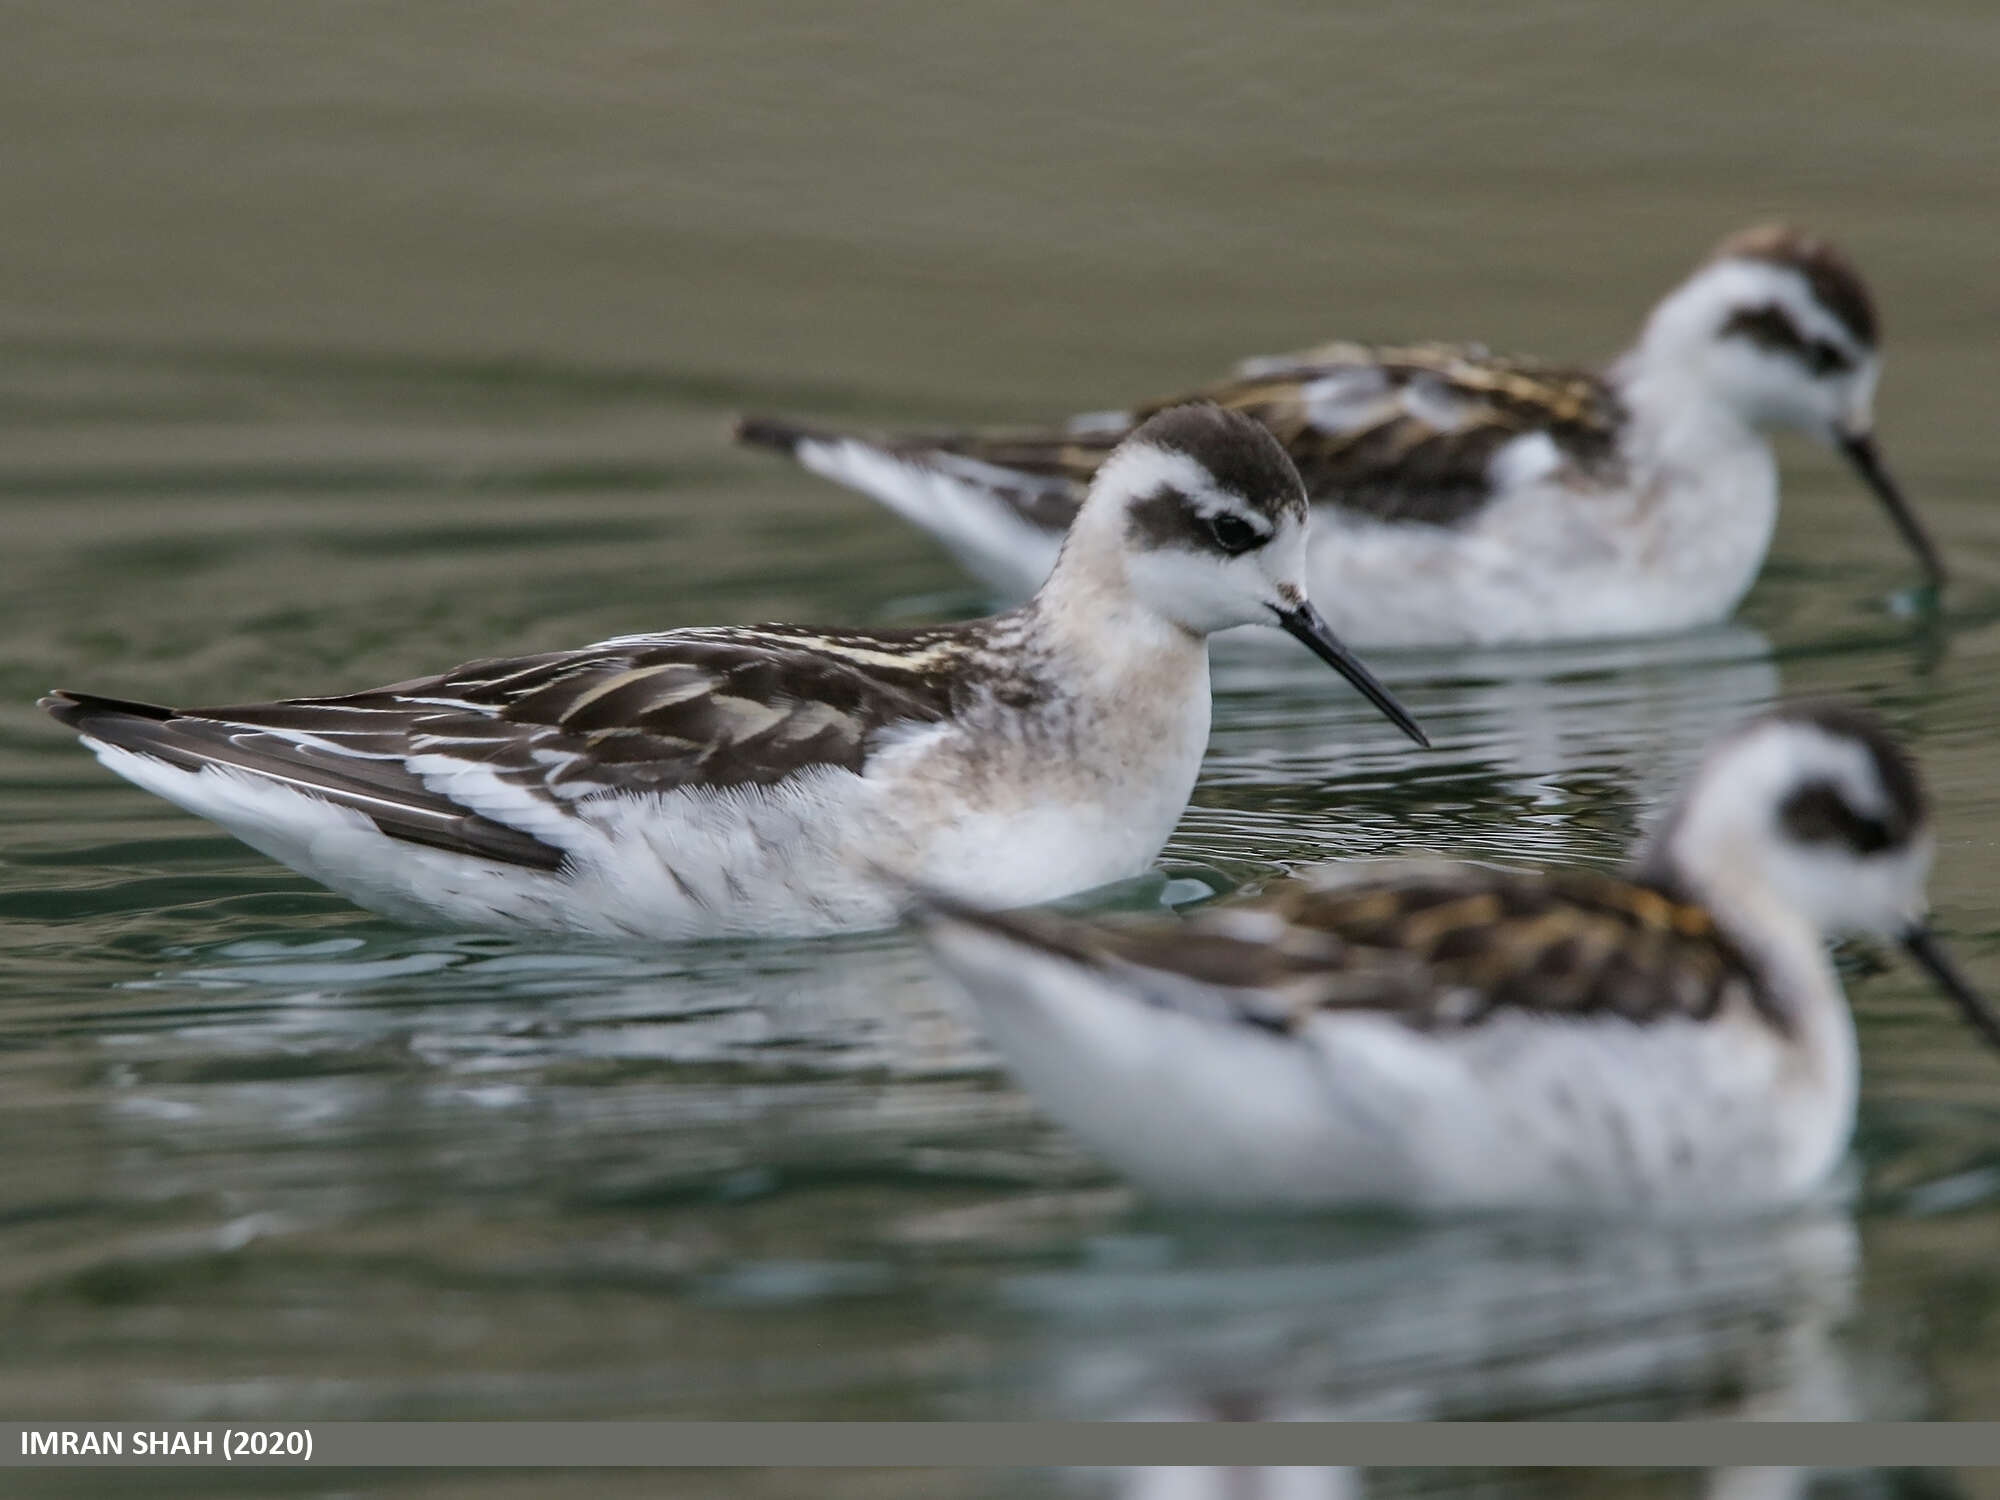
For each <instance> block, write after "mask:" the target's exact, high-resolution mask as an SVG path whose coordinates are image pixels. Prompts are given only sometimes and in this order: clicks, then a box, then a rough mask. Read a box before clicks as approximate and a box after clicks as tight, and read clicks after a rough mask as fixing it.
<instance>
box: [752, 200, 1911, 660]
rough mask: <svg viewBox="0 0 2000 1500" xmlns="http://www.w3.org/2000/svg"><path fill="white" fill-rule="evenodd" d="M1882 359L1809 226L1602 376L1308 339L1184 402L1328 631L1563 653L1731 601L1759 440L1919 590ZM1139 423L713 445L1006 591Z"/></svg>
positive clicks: (1862, 310) (1703, 275) (1732, 263)
mask: <svg viewBox="0 0 2000 1500" xmlns="http://www.w3.org/2000/svg"><path fill="white" fill-rule="evenodd" d="M1879 345H1880V325H1879V320H1878V317H1877V314H1876V309H1875V303H1874V299H1873V298H1872V297H1871V296H1870V295H1869V292H1868V289H1867V287H1866V285H1865V284H1864V283H1863V282H1862V280H1861V277H1860V275H1859V274H1858V273H1857V272H1856V271H1855V269H1854V267H1853V265H1852V264H1851V263H1850V262H1849V261H1848V260H1847V259H1846V258H1845V257H1844V256H1842V255H1841V254H1840V253H1839V252H1838V251H1837V250H1835V249H1834V248H1833V246H1832V245H1830V244H1828V243H1827V242H1826V241H1825V240H1823V239H1820V238H1818V237H1816V236H1814V235H1810V234H1806V233H1803V232H1800V231H1798V230H1794V229H1788V228H1782V227H1764V228H1759V229H1753V230H1749V231H1746V232H1744V233H1742V234H1738V235H1735V236H1733V237H1731V238H1729V239H1727V240H1725V241H1723V242H1722V244H1721V245H1720V246H1718V247H1717V249H1716V250H1715V252H1714V253H1713V255H1712V256H1711V257H1710V258H1709V259H1708V260H1707V261H1706V262H1705V263H1704V264H1702V265H1701V266H1700V267H1698V268H1697V269H1696V270H1695V272H1694V273H1693V274H1692V275H1691V276H1689V277H1688V278H1687V280H1686V281H1684V282H1683V283H1682V284H1681V285H1680V286H1678V287H1676V288H1675V289H1674V290H1673V291H1672V292H1671V293H1669V294H1668V295H1667V297H1666V298H1665V299H1664V300H1663V301H1661V302H1660V304H1659V305H1658V306H1657V307H1655V308H1654V309H1653V311H1652V314H1651V316H1650V317H1648V318H1647V319H1646V322H1645V325H1644V327H1643V328H1642V329H1641V330H1640V333H1639V337H1638V340H1637V341H1636V342H1635V343H1634V344H1633V346H1632V347H1631V348H1630V349H1629V350H1628V351H1627V352H1626V353H1625V354H1624V355H1622V356H1621V357H1620V358H1618V359H1617V360H1615V361H1614V362H1612V363H1611V364H1610V365H1609V366H1608V367H1606V368H1605V369H1603V370H1587V369H1570V368H1564V367H1560V366H1556V365H1551V364H1545V363H1542V362H1539V361H1534V360H1527V359H1511V358H1502V357H1499V356H1496V355H1493V354H1490V353H1488V352H1487V351H1486V350H1485V349H1484V348H1481V347H1478V346H1476V345H1445V344H1418V345H1413V346H1388V345H1369V344H1359V343H1332V344H1327V345H1324V346H1322V347H1319V348H1314V349H1308V350H1305V351H1303V352H1301V353H1297V354H1288V355H1280V356H1277V357H1273V358H1262V359H1253V360H1249V361H1247V362H1245V363H1244V364H1242V365H1241V366H1239V367H1238V369H1237V370H1236V372H1235V374H1234V375H1233V376H1231V377H1230V378H1228V379H1226V380H1223V381H1221V382H1219V383H1217V384H1214V385H1210V386H1208V387H1206V388H1204V389H1203V390H1202V391H1201V392H1200V393H1199V394H1200V398H1201V399H1204V400H1210V401H1216V402H1219V403H1221V404H1222V405H1224V406H1227V407H1230V408H1231V409H1233V410H1238V411H1242V412H1246V413H1248V414H1249V415H1250V416H1253V417H1255V418H1256V419H1257V420H1258V421H1259V422H1262V423H1263V424H1264V425H1265V426H1267V427H1269V428H1270V429H1271V431H1272V432H1273V433H1275V434H1276V435H1277V436H1278V438H1279V440H1280V441H1282V442H1283V443H1284V445H1285V447H1286V449H1287V451H1289V452H1290V453H1291V455H1292V457H1293V459H1294V460H1295V461H1296V462H1297V463H1298V466H1299V470H1300V472H1301V474H1303V476H1304V478H1305V481H1306V487H1307V490H1308V492H1309V493H1310V494H1311V496H1312V500H1313V505H1314V526H1313V541H1312V557H1311V562H1310V564H1309V567H1308V575H1309V577H1310V579H1311V581H1312V585H1313V589H1314V592H1315V593H1316V594H1317V595H1319V596H1320V597H1321V598H1323V599H1324V600H1325V601H1326V603H1325V608H1326V610H1327V612H1328V616H1327V617H1328V619H1329V620H1330V621H1331V622H1332V624H1333V626H1334V628H1335V629H1336V630H1337V631H1339V632H1340V633H1341V635H1342V637H1343V638H1344V639H1346V640H1349V641H1350V642H1353V643H1356V644H1360V645H1366V646H1494V645H1506V644H1522V643H1533V642H1547V641H1561V640H1583V639H1594V638H1600V637H1615V636H1629V635H1650V634H1662V633H1667V632H1672V631H1678V630H1685V629H1689V628H1692V627H1694V626H1697V625H1703V624H1707V623H1710V622H1713V621H1716V620H1720V619H1723V618H1724V617H1726V616H1727V615H1729V614H1730V613H1731V611H1733V610H1734V609H1735V608H1736V605H1737V603H1738V602H1739V601H1740V600H1741V599H1742V598H1743V596H1744V594H1745V593H1746V592H1748V590H1749V588H1750V585H1751V584H1752V583H1753V582H1754V581H1755V580H1756V577H1757V573H1758V571H1759V570H1760V569H1761V568H1762V566H1763V563H1764V555H1765V553H1766V552H1767V551H1768V550H1769V547H1770V543H1771V534H1772V530H1773V528H1774V526H1775V525H1776V522H1777V514H1778V475H1777V466H1776V461H1775V459H1774V458H1773V456H1772V453H1771V448H1770V445H1769V443H1768V441H1767V439H1766V435H1767V434H1769V433H1771V432H1773V431H1777V430H1781V429H1795V430H1799V431H1803V432H1805V433H1808V434H1810V435H1812V436H1814V437H1816V438H1819V439H1821V440H1823V441H1825V442H1828V443H1830V444H1832V445H1833V446H1834V447H1836V448H1838V449H1839V450H1840V451H1841V452H1842V453H1843V454H1845V455H1846V457H1847V459H1848V460H1849V462H1850V463H1852V464H1853V466H1854V467H1855V469H1856V470H1857V471H1858V472H1859V473H1860V475H1861V477H1862V478H1863V479H1864V480H1865V481H1866V482H1867V484H1868V485H1869V487H1870V488H1871V489H1873V490H1874V492H1875V494H1876V495H1877V496H1878V497H1879V498H1880V500H1881V502H1882V504H1883V505H1884V506H1885V507H1886V508H1887V510H1888V513H1889V516H1890V518H1891V519H1892V521H1893V522H1894V523H1895V525H1896V527H1897V529H1898V530H1899V531H1900V532H1901V533H1902V535H1903V537H1904V539H1905V540H1906V541H1907V542H1908V543H1909V545H1910V546H1911V547H1912V548H1913V549H1914V551H1915V552H1916V555H1917V558H1918V561H1919V563H1920V564H1921V566H1922V568H1923V572H1924V575H1925V578H1926V580H1927V582H1928V583H1929V584H1931V585H1932V586H1934V587H1935V586H1938V585H1941V584H1942V582H1943V580H1944V566H1943V563H1942V561H1941V560H1940V558H1939V556H1938V552H1937V549H1936V547H1935V546H1934V545H1933V544H1932V542H1931V540H1930V537H1929V536H1928V534H1927V533H1926V532H1925V530H1924V528H1923V526H1922V525H1921V523H1920V522H1919V521H1918V519H1917V516H1916V513H1915V512H1914V511H1913V510H1912V509H1911V508H1910V505H1909V503H1908V502H1907V501H1906V500H1905V498H1904V496H1903V492H1902V491H1901V489H1900V488H1899V487H1898V486H1897V484H1896V482H1895V480H1894V479H1893V478H1892V477H1891V475H1890V472H1889V470H1888V468H1887V467H1886V465H1885V464H1884V462H1883V459H1882V456H1881V452H1880V450H1879V448H1878V445H1877V443H1876V439H1875V437H1874V415H1873V413H1874V399H1875V387H1876V381H1877V379H1878V377H1879V374H1880V371H1881V356H1880V354H1879ZM1176 399H1177V400H1184V399H1187V398H1185V397H1182V398H1176ZM1160 404H1172V403H1160ZM1156 409H1158V405H1157V404H1146V405H1141V406H1137V407H1133V408H1131V409H1129V410H1124V411H1110V412H1097V413H1093V414H1090V415H1087V416H1082V417H1078V418H1076V419H1074V420H1072V421H1071V422H1069V423H1068V424H1067V425H1065V426H1062V427H1058V428H1054V429H1049V430H1039V431H1036V430H1030V431H1020V432H992V433H977V432H975V433H943V434H914V435H902V436H887V437H884V436H860V435H852V434H846V433H839V432H825V431H820V430H816V429H814V428H811V427H806V426H801V425H798V424H796V423H793V422H789V421H784V420H780V419H776V418H770V417H750V418H746V419H745V420H744V421H743V422H742V423H741V424H740V425H739V427H738V429H737V435H738V438H739V440H740V441H742V442H744V443H748V444H752V445H757V446H762V447H766V448H773V449H776V450H778V451H780V452H782V453H786V454H789V455H790V456H791V457H792V458H794V459H795V460H796V461H797V462H799V463H800V464H802V465H803V466H805V467H806V468H807V469H810V470H812V471H813V472H814V473H816V474H820V475H823V476H825V477H826V478H829V479H832V480H834V481H836V482H838V483H840V484H844V485H847V486H849V487H850V488H853V489H857V490H860V491H862V492H863V493H865V494H868V495H872V496H873V497H875V498H876V499H877V500H879V501H881V502H882V503H883V504H885V505H887V506H888V507H889V508H890V509H891V510H894V511H895V512H896V513H897V514H899V515H901V516H902V517H904V518H905V519H906V520H909V521H912V522H914V523H915V524H916V525H918V526H921V527H922V528H924V529H925V530H926V531H929V532H930V533H932V534H933V535H934V536H936V537H937V538H938V539H939V540H940V541H941V542H943V543H944V545H945V546H946V547H947V548H948V549H949V550H950V551H951V552H952V553H953V554H955V555H956V556H957V557H958V559H959V560H960V561H961V562H962V563H963V564H964V565H965V566H966V567H967V568H969V569H970V570H971V571H972V572H973V573H974V574H976V575H977V576H979V577H980V578H981V579H983V580H985V581H986V582H987V583H988V584H989V585H991V586H992V587H994V588H996V589H998V590H999V591H1000V592H1001V593H1002V594H1004V595H1007V596H1010V597H1020V596H1021V595H1023V594H1026V593H1028V592H1029V591H1031V590H1033V589H1034V588H1035V587H1036V586H1037V585H1038V584H1039V583H1040V582H1041V580H1042V579H1043V578H1044V577H1045V576H1047V573H1048V570H1049V569H1050V567H1051V566H1053V564H1054V562H1055V558H1056V553H1057V550H1058V549H1059V547H1060V546H1061V542H1062V534H1063V531H1064V529H1065V528H1066V527H1067V526H1068V525H1069V524H1070V522H1071V520H1072V518H1073V517H1074V516H1075V515H1076V513H1077V508H1078V506H1079V504H1080V503H1081V501H1082V497H1083V494H1084V491H1085V488H1086V486H1087V485H1088V483H1089V479H1090V476H1091V475H1092V474H1093V473H1094V472H1096V469H1097V466H1098V465H1099V464H1100V463H1102V462H1103V461H1104V459H1105V457H1106V455H1108V454H1109V453H1111V452H1112V451H1113V450H1114V449H1115V448H1116V446H1117V445H1118V443H1119V442H1121V441H1122V440H1123V438H1124V437H1125V435H1126V434H1127V433H1129V432H1130V431H1131V430H1132V429H1133V427H1134V426H1135V425H1136V424H1138V423H1140V422H1143V421H1144V420H1145V419H1146V417H1147V416H1148V415H1149V414H1150V413H1151V412H1152V411H1154V410H1156Z"/></svg>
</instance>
